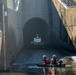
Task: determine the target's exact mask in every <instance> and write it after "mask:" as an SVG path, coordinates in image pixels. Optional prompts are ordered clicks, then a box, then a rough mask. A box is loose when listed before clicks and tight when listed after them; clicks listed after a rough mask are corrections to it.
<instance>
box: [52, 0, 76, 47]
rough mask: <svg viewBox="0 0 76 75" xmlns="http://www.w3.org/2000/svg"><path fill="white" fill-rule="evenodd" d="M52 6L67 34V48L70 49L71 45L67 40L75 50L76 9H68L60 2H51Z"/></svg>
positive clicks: (54, 0) (56, 0)
mask: <svg viewBox="0 0 76 75" xmlns="http://www.w3.org/2000/svg"><path fill="white" fill-rule="evenodd" d="M52 1H53V2H54V5H55V7H56V9H57V11H58V13H59V15H60V18H61V20H62V22H63V24H64V26H65V28H66V30H67V32H68V35H69V37H68V39H67V40H68V46H69V47H68V46H67V47H68V48H71V43H70V40H69V38H70V39H71V40H72V43H73V45H74V47H75V48H76V22H75V20H76V13H75V12H76V8H75V7H69V6H67V4H64V3H63V2H62V1H61V0H52Z"/></svg>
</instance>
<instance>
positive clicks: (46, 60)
mask: <svg viewBox="0 0 76 75" xmlns="http://www.w3.org/2000/svg"><path fill="white" fill-rule="evenodd" d="M43 64H50V59H49V58H48V57H47V56H46V55H43Z"/></svg>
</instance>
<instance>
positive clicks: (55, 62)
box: [51, 55, 57, 65]
mask: <svg viewBox="0 0 76 75" xmlns="http://www.w3.org/2000/svg"><path fill="white" fill-rule="evenodd" d="M51 64H52V65H56V64H57V61H56V55H53V56H52V59H51Z"/></svg>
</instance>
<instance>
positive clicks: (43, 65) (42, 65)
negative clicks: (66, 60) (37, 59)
mask: <svg viewBox="0 0 76 75" xmlns="http://www.w3.org/2000/svg"><path fill="white" fill-rule="evenodd" d="M36 65H37V66H38V67H65V65H66V64H62V65H58V64H55V65H52V64H43V63H38V64H36Z"/></svg>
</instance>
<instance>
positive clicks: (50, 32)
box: [0, 0, 69, 69]
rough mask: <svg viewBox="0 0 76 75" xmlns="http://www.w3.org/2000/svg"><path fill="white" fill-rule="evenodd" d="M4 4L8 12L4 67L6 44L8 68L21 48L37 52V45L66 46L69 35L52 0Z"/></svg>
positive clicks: (38, 47) (9, 1)
mask: <svg viewBox="0 0 76 75" xmlns="http://www.w3.org/2000/svg"><path fill="white" fill-rule="evenodd" d="M3 4H4V6H5V10H7V14H8V15H7V17H5V24H6V26H5V32H6V34H5V36H6V38H5V41H6V44H5V43H3V44H2V51H1V59H0V66H1V67H2V69H3V67H4V66H2V65H4V61H3V60H4V44H5V45H6V65H7V69H8V68H9V67H10V64H11V63H12V62H13V61H14V60H16V57H17V56H18V54H19V53H20V52H21V50H25V51H26V52H25V53H26V54H28V55H29V53H27V51H29V52H33V49H35V50H38V49H45V48H46V49H48V48H53V47H54V48H55V47H64V43H65V44H66V45H67V40H66V38H68V37H69V36H67V35H68V34H67V32H66V30H65V27H64V26H63V24H62V22H61V20H60V18H59V15H58V12H57V10H56V8H55V7H54V4H53V2H52V0H6V1H3ZM6 6H7V8H6ZM35 36H37V39H35ZM64 36H65V37H64ZM38 38H40V39H38ZM26 54H25V55H26Z"/></svg>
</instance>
